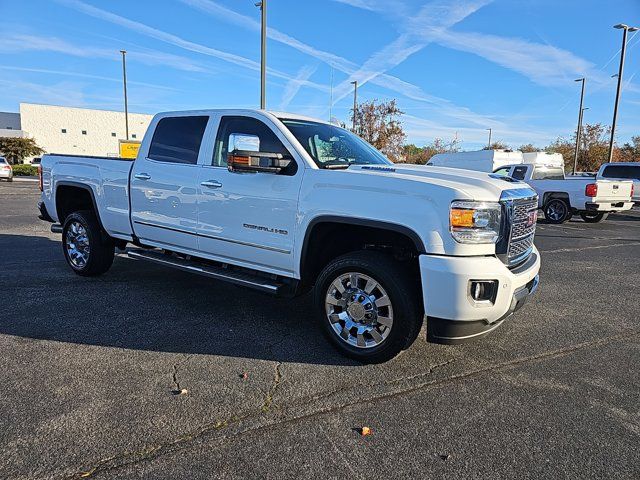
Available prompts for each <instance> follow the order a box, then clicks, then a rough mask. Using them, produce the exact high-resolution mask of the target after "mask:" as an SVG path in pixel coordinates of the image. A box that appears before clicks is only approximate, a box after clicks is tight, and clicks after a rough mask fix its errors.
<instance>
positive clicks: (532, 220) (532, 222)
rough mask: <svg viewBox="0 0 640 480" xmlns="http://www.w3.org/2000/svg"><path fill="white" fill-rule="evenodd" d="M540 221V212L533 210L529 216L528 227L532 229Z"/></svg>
mask: <svg viewBox="0 0 640 480" xmlns="http://www.w3.org/2000/svg"><path fill="white" fill-rule="evenodd" d="M537 221H538V210H532V211H531V212H529V215H527V227H531V226H533V225H535V224H536V222H537Z"/></svg>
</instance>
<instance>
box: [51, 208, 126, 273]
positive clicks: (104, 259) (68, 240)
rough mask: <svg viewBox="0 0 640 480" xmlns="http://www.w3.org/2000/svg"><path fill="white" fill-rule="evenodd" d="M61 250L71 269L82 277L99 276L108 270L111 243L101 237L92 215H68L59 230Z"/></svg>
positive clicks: (88, 212) (100, 230) (83, 213)
mask: <svg viewBox="0 0 640 480" xmlns="http://www.w3.org/2000/svg"><path fill="white" fill-rule="evenodd" d="M62 250H63V251H64V256H65V258H66V260H67V263H68V264H69V266H70V267H71V269H72V270H73V271H74V272H75V273H77V274H78V275H81V276H83V277H94V276H97V275H101V274H103V273H104V272H106V271H107V270H109V268H110V267H111V264H112V263H113V256H114V251H115V244H114V242H113V239H111V238H109V237H107V236H106V234H104V232H103V231H102V229H101V228H100V224H99V223H98V219H97V218H96V216H95V215H94V213H93V212H91V211H88V210H83V211H80V212H74V213H72V214H71V215H69V216H68V217H67V218H66V219H65V221H64V225H63V227H62Z"/></svg>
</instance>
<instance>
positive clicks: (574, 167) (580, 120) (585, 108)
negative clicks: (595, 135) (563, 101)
mask: <svg viewBox="0 0 640 480" xmlns="http://www.w3.org/2000/svg"><path fill="white" fill-rule="evenodd" d="M585 110H589V107H584V108H581V109H580V114H579V115H578V117H579V120H578V132H580V133H579V138H582V119H583V118H584V112H585ZM579 153H580V144H579V143H577V144H576V158H574V160H573V174H574V175H575V173H576V171H577V170H578V161H577V158H578V154H579Z"/></svg>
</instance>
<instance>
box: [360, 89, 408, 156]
mask: <svg viewBox="0 0 640 480" xmlns="http://www.w3.org/2000/svg"><path fill="white" fill-rule="evenodd" d="M403 114H404V112H402V111H401V110H400V109H399V108H398V106H397V104H396V101H395V100H391V101H388V102H378V100H371V101H368V102H364V103H360V104H358V105H357V106H356V110H355V112H352V116H351V120H352V121H353V118H354V116H355V125H356V128H355V132H354V133H355V134H356V135H359V136H360V137H361V138H362V139H364V140H366V141H367V142H369V143H370V144H371V145H373V146H374V147H376V148H377V149H378V150H380V151H381V152H382V153H384V154H385V155H386V156H387V157H388V158H389V159H390V160H391V161H393V162H397V161H400V160H401V159H402V154H403V145H404V140H405V138H406V135H405V133H404V131H403V129H402V124H401V123H400V117H401V116H402V115H403Z"/></svg>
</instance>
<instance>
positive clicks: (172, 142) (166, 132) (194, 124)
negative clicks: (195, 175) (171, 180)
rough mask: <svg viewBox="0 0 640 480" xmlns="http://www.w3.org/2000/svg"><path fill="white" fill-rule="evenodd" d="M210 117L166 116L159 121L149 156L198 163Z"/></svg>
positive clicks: (160, 159)
mask: <svg viewBox="0 0 640 480" xmlns="http://www.w3.org/2000/svg"><path fill="white" fill-rule="evenodd" d="M208 120H209V117H206V116H201V117H166V118H163V119H162V120H160V121H159V122H158V124H157V125H156V129H155V132H153V138H152V139H151V146H150V147H149V155H148V157H149V158H150V159H152V160H157V161H160V162H169V163H184V164H188V165H195V164H196V163H198V153H199V152H200V144H201V143H202V136H203V135H204V130H205V128H206V127H207V122H208Z"/></svg>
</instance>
